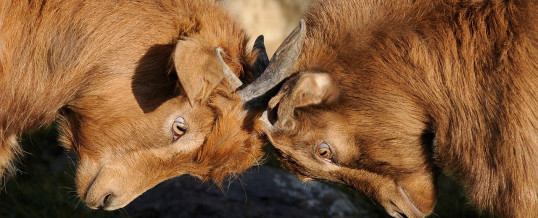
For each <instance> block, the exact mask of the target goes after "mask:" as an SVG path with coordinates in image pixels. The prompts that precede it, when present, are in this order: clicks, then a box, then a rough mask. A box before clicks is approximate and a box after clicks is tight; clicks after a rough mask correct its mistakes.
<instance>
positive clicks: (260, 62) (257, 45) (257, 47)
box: [252, 35, 269, 80]
mask: <svg viewBox="0 0 538 218" xmlns="http://www.w3.org/2000/svg"><path fill="white" fill-rule="evenodd" d="M263 41H264V37H263V35H259V36H258V38H256V41H254V48H252V52H253V53H254V52H256V53H258V58H257V59H256V61H255V62H254V64H253V65H252V71H253V72H252V73H253V76H254V80H256V79H258V77H260V75H262V73H263V72H264V71H265V69H266V68H267V65H269V58H268V57H267V51H266V50H265V44H264V43H263Z"/></svg>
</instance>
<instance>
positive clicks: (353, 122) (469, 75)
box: [267, 0, 538, 217]
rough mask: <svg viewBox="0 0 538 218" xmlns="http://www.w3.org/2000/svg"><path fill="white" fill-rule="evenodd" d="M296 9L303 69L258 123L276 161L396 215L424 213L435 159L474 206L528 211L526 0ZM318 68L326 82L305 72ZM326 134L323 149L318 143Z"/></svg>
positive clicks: (529, 41) (536, 68) (530, 146)
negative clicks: (322, 153) (302, 24)
mask: <svg viewBox="0 0 538 218" xmlns="http://www.w3.org/2000/svg"><path fill="white" fill-rule="evenodd" d="M305 19H306V22H307V29H308V35H307V40H306V42H305V45H304V47H303V54H302V56H301V57H300V60H299V61H298V63H297V64H296V67H295V71H296V72H299V73H298V74H297V75H295V76H294V78H292V79H290V80H289V81H288V82H287V83H286V84H284V86H283V88H282V89H281V91H280V93H279V94H278V95H277V96H276V97H275V98H274V99H272V100H271V103H270V113H269V118H270V120H272V121H273V122H274V126H271V127H269V129H268V130H267V134H268V136H269V138H270V140H271V142H273V144H274V146H275V147H276V148H277V149H278V151H279V152H278V153H279V154H280V157H281V158H282V160H283V163H284V164H285V165H286V166H288V167H289V168H290V169H291V170H292V171H294V172H296V173H297V174H299V175H301V176H302V177H304V178H316V179H324V180H331V181H336V182H342V183H345V184H348V185H350V186H353V187H355V188H356V189H358V190H360V191H363V192H365V193H366V194H367V195H369V196H371V197H372V198H373V199H375V200H376V201H378V202H379V203H381V204H382V205H383V206H385V208H386V209H387V211H388V212H389V213H390V214H391V215H393V216H399V213H404V214H406V215H407V216H421V215H427V214H429V213H431V211H432V209H433V206H434V203H435V197H436V192H437V191H436V190H437V189H436V187H435V178H436V175H437V169H441V170H444V171H446V172H448V173H449V174H451V175H453V176H455V177H456V178H458V179H459V180H460V181H461V183H462V184H463V185H464V186H465V187H466V190H467V196H468V197H469V199H470V201H471V202H472V203H473V204H475V205H476V206H478V207H479V208H480V209H484V210H488V211H491V212H493V213H495V214H496V215H498V216H500V217H534V216H536V215H538V183H536V181H538V161H537V160H538V159H536V157H537V156H538V109H537V108H538V94H537V93H538V80H537V79H536V78H538V25H537V24H538V5H537V4H536V2H535V1H526V0H509V1H500V0H499V1H498V0H491V1H486V0H484V1H480V0H479V1H451V0H444V1H375V0H369V1H347V0H335V1H323V2H321V3H319V4H315V5H314V6H313V7H312V8H311V9H310V10H309V11H308V12H307V15H306V16H305ZM323 74H328V75H330V77H331V81H330V82H329V83H330V85H329V86H327V85H325V86H323V87H325V88H320V87H321V86H320V87H316V86H312V85H310V86H303V85H301V84H302V83H303V82H304V81H306V80H301V78H305V76H307V75H315V76H318V77H320V76H321V75H323ZM320 78H321V77H320ZM304 87H311V88H304ZM327 87H329V88H327ZM335 90H336V92H337V93H339V95H338V99H337V100H331V98H334V97H331V98H329V97H327V96H331V95H332V94H331V95H323V94H319V93H320V92H321V93H335ZM311 98H314V100H312V99H311ZM290 102H291V103H290ZM286 105H287V106H286ZM323 142H325V143H328V144H330V145H331V146H332V149H333V154H334V155H335V156H334V158H335V160H334V161H333V163H328V162H326V161H323V160H322V159H320V158H317V157H316V154H315V151H316V148H317V146H318V145H319V144H320V143H323ZM399 187H401V188H403V192H401V191H400V190H399ZM413 207H415V208H414V209H413ZM417 209H418V211H417Z"/></svg>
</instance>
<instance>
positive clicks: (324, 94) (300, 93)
mask: <svg viewBox="0 0 538 218" xmlns="http://www.w3.org/2000/svg"><path fill="white" fill-rule="evenodd" d="M338 96H339V91H338V88H337V85H336V84H335V82H334V81H333V80H332V78H331V77H330V76H329V75H328V74H326V73H301V74H298V75H296V76H293V77H292V78H290V79H289V80H288V81H286V83H284V85H283V86H282V88H281V89H280V91H279V93H278V94H277V95H276V96H274V97H273V98H272V99H271V100H270V101H269V104H268V107H269V110H268V111H269V112H268V120H269V121H270V122H271V123H272V124H275V126H277V127H278V128H286V129H290V128H294V126H295V121H294V117H293V114H294V113H293V112H294V111H295V109H297V108H300V107H306V106H310V105H319V104H325V103H332V102H335V101H336V100H337V99H338Z"/></svg>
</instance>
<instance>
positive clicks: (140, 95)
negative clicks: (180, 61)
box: [131, 44, 178, 113]
mask: <svg viewBox="0 0 538 218" xmlns="http://www.w3.org/2000/svg"><path fill="white" fill-rule="evenodd" d="M174 47H175V44H166V45H155V46H153V47H151V48H150V49H149V50H148V51H147V52H146V54H144V56H142V58H141V59H140V60H139V61H138V65H137V67H136V70H135V73H134V75H133V81H132V85H131V89H132V90H133V94H134V96H135V98H136V101H137V103H138V105H139V106H140V108H142V110H143V111H144V113H148V112H151V111H153V110H155V109H157V108H158V107H159V106H160V105H161V104H163V103H164V102H165V101H167V100H169V99H171V98H173V97H175V96H177V90H176V84H177V81H178V78H177V74H176V73H175V72H174V71H173V62H172V52H173V51H174Z"/></svg>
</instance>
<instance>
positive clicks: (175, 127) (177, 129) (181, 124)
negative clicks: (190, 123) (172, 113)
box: [172, 117, 187, 141]
mask: <svg viewBox="0 0 538 218" xmlns="http://www.w3.org/2000/svg"><path fill="white" fill-rule="evenodd" d="M186 132H187V126H186V125H185V119H183V117H178V118H176V120H174V123H173V124H172V133H173V134H174V137H173V140H174V141H176V140H178V139H179V138H180V137H181V136H183V135H185V133H186Z"/></svg>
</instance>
